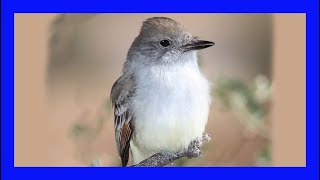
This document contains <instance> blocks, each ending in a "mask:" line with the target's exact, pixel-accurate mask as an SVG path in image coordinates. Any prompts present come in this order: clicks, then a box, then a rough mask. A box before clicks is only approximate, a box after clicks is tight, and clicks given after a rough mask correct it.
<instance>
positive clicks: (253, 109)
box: [212, 75, 272, 165]
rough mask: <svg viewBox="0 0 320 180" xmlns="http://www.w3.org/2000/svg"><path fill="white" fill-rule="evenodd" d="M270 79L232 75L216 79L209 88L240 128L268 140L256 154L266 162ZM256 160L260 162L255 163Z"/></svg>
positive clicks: (268, 161)
mask: <svg viewBox="0 0 320 180" xmlns="http://www.w3.org/2000/svg"><path fill="white" fill-rule="evenodd" d="M271 89H272V88H271V83H270V81H269V80H268V79H267V78H266V77H265V76H263V75H258V76H257V77H256V78H255V79H254V81H253V82H252V84H246V83H244V82H242V81H239V80H235V79H227V78H221V79H218V80H217V81H216V82H215V84H214V88H213V91H212V94H213V97H214V100H215V103H217V104H219V105H220V106H223V107H225V108H227V109H229V110H231V112H232V113H234V114H235V115H236V117H237V118H236V119H237V120H239V121H240V122H241V123H242V125H243V126H242V127H243V130H244V131H248V132H249V133H251V134H254V135H255V136H258V137H261V138H263V139H266V140H267V141H268V145H267V146H266V147H264V148H263V149H262V152H261V153H259V155H258V157H257V164H258V165H259V164H261V165H267V164H269V163H270V161H271V155H270V154H271V152H270V142H269V138H270V137H269V131H270V130H269V129H270V128H269V126H268V125H267V123H268V122H266V119H267V115H268V112H269V104H270V99H271ZM259 162H260V163H259Z"/></svg>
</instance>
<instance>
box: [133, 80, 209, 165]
mask: <svg viewBox="0 0 320 180" xmlns="http://www.w3.org/2000/svg"><path fill="white" fill-rule="evenodd" d="M178 76H179V77H181V74H177V78H175V76H173V77H172V76H170V78H167V77H164V78H162V79H161V80H159V79H155V80H154V81H152V80H151V81H148V82H150V83H148V84H147V83H145V84H143V85H142V86H141V88H140V89H137V93H136V96H135V98H134V101H133V102H132V110H133V114H134V116H135V121H134V127H135V128H134V129H135V131H134V134H133V137H132V141H131V151H132V154H133V159H134V163H138V162H140V161H142V160H144V159H146V158H147V157H149V156H151V155H153V154H155V153H158V152H160V151H165V150H166V151H172V152H176V151H178V150H182V149H184V148H187V147H188V145H189V144H190V142H191V141H192V140H195V139H196V138H198V137H201V136H202V133H203V132H204V130H205V126H206V123H207V119H208V113H209V106H210V93H209V92H210V90H209V84H208V82H207V80H206V79H204V78H203V77H202V76H201V74H199V75H195V76H190V75H189V76H186V77H185V78H182V79H181V78H178ZM182 77H183V76H182Z"/></svg>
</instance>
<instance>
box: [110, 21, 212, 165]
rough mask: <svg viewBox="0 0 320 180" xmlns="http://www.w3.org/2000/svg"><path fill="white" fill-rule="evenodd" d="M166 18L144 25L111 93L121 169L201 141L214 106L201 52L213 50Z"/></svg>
mask: <svg viewBox="0 0 320 180" xmlns="http://www.w3.org/2000/svg"><path fill="white" fill-rule="evenodd" d="M213 45H214V43H213V42H210V41H203V40H198V38H195V37H193V36H192V35H191V34H190V33H189V32H188V31H187V30H186V29H185V28H184V27H183V26H182V25H181V24H179V23H177V22H176V21H174V20H172V19H169V18H165V17H153V18H149V19H147V20H146V21H144V22H143V25H142V28H141V30H140V34H139V35H138V36H137V37H136V38H135V40H134V41H133V43H132V45H131V47H130V49H129V52H128V55H127V59H126V61H125V63H124V65H123V69H122V75H121V76H120V78H119V79H118V80H117V81H116V82H115V83H114V85H113V87H112V90H111V101H112V104H113V107H114V121H115V138H116V145H117V150H118V153H119V155H120V157H121V160H122V165H123V166H126V165H127V163H128V159H129V153H130V151H131V155H132V158H133V164H138V163H139V162H141V161H143V160H144V159H146V158H148V157H150V156H152V155H153V154H156V153H159V152H162V151H168V152H177V151H180V150H183V149H186V148H188V145H189V144H190V142H192V141H193V140H195V139H196V138H200V137H202V134H203V133H204V130H205V126H206V124H207V120H208V114H209V108H210V103H211V97H210V83H209V81H208V80H207V79H206V78H205V77H204V75H203V74H202V73H201V72H200V69H199V66H198V60H197V54H196V53H197V50H200V49H204V48H207V47H210V46H213Z"/></svg>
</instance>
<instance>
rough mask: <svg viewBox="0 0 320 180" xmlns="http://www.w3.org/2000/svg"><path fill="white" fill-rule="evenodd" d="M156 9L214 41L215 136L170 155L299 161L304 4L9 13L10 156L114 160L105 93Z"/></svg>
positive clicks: (63, 161) (243, 162) (40, 162)
mask: <svg viewBox="0 0 320 180" xmlns="http://www.w3.org/2000/svg"><path fill="white" fill-rule="evenodd" d="M153 16H165V17H170V18H172V19H174V20H176V21H178V22H180V23H181V24H182V25H184V26H185V28H186V29H187V30H188V31H189V32H190V33H191V34H193V35H194V36H198V37H200V38H201V39H205V40H211V41H213V42H215V43H216V45H215V46H214V47H212V48H208V49H206V50H203V51H200V52H199V64H200V68H201V69H202V71H203V72H204V74H205V75H206V77H207V78H208V79H209V80H210V81H211V82H212V84H213V88H212V97H213V105H212V106H211V111H210V115H209V120H208V125H207V127H206V132H207V133H208V134H209V135H211V137H212V141H210V142H209V143H208V144H206V145H205V146H204V148H203V152H204V156H203V157H200V158H196V159H187V158H184V159H180V160H178V161H176V162H175V163H174V165H178V166H271V165H274V166H281V165H293V166H305V15H304V14H283V15H275V14H15V165H16V166H119V165H120V160H119V158H118V156H117V153H116V148H115V140H114V125H113V111H112V106H111V103H110V99H109V95H110V91H111V87H112V85H113V83H114V82H115V81H116V79H117V78H118V77H119V76H120V73H121V68H122V64H123V62H124V61H125V59H126V55H127V51H128V49H129V47H130V45H131V43H132V41H133V40H134V38H135V37H136V36H137V35H138V33H139V30H140V27H141V24H142V22H143V21H144V20H145V19H147V18H149V17H153ZM287 30H290V31H287ZM288 149H289V151H287V150H288ZM284 150H285V151H284ZM281 151H282V152H281Z"/></svg>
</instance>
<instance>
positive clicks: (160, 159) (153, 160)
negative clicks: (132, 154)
mask: <svg viewBox="0 0 320 180" xmlns="http://www.w3.org/2000/svg"><path fill="white" fill-rule="evenodd" d="M210 139H211V138H210V137H209V135H208V134H207V133H204V134H203V135H202V138H199V139H196V140H194V141H192V142H191V143H190V145H189V147H188V149H186V150H183V151H179V152H176V153H172V152H167V151H164V152H159V153H157V154H154V155H152V156H150V157H149V158H147V159H145V160H143V161H142V162H140V163H139V164H136V165H133V166H132V167H147V166H152V167H162V166H165V165H168V164H171V163H172V162H173V161H175V160H177V159H180V158H182V157H188V158H196V157H199V156H201V155H202V152H201V150H200V149H201V147H202V145H203V143H206V142H209V141H210Z"/></svg>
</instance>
